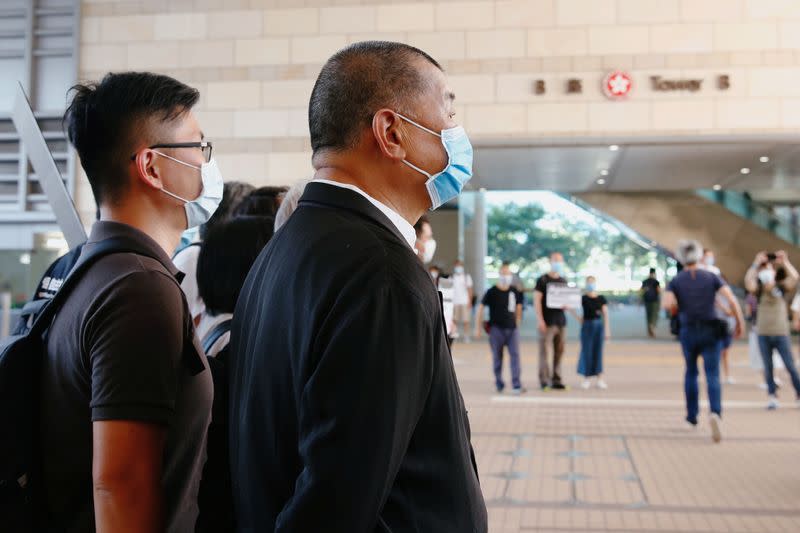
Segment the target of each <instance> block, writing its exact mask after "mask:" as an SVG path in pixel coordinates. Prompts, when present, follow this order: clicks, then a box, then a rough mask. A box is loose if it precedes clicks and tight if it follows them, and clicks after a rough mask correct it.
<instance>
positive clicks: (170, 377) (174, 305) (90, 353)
mask: <svg viewBox="0 0 800 533" xmlns="http://www.w3.org/2000/svg"><path fill="white" fill-rule="evenodd" d="M72 94H73V98H72V101H71V103H70V104H69V107H68V108H67V111H66V114H65V117H64V123H65V125H66V129H67V136H68V138H69V140H70V142H71V143H72V145H73V146H75V149H76V150H77V152H78V155H79V157H80V162H81V165H82V166H83V168H84V170H85V171H86V175H87V177H88V180H89V184H90V185H91V188H92V193H93V195H94V198H95V201H96V202H97V205H98V206H99V208H100V221H98V222H96V223H95V224H94V226H93V227H92V231H91V233H90V235H89V239H88V241H87V242H86V244H85V245H84V248H83V252H82V253H84V254H85V253H92V250H93V249H96V248H94V247H96V246H102V243H103V242H108V239H121V240H124V241H127V242H129V243H132V244H131V246H133V245H134V244H135V247H136V249H137V250H138V251H137V252H129V253H115V254H111V255H107V256H104V257H102V258H100V259H99V260H98V261H97V262H95V263H93V264H92V265H91V266H90V267H89V270H88V271H87V273H86V275H84V276H83V277H81V278H80V280H79V281H78V282H77V284H76V285H75V287H74V288H73V290H72V292H70V294H69V296H68V297H67V298H66V299H65V301H64V306H63V308H62V309H61V310H60V312H59V313H58V314H57V316H56V317H55V319H54V320H53V322H52V324H51V326H50V328H49V331H48V335H47V342H46V357H45V358H44V360H43V362H42V374H41V376H42V379H41V394H40V406H39V409H40V415H41V416H40V427H39V430H40V432H41V436H40V439H41V442H42V443H44V446H42V450H41V466H42V472H43V476H42V485H41V487H40V489H41V493H40V494H41V495H42V502H41V516H42V517H47V519H48V520H50V521H51V523H50V524H49V526H48V527H42V528H41V531H101V532H106V531H165V532H168V533H182V532H190V531H193V530H194V529H195V526H196V522H197V516H198V507H197V493H198V487H199V484H200V478H201V474H202V470H203V463H204V462H205V452H206V448H205V445H206V432H207V430H208V424H209V421H210V418H211V403H212V396H213V388H212V380H211V373H210V372H209V371H208V364H207V362H206V358H205V357H204V356H203V355H202V354H201V353H199V351H198V349H197V348H198V347H197V346H196V340H195V334H194V326H193V324H192V319H191V316H190V315H189V313H188V311H187V307H186V299H185V296H184V295H183V292H182V291H181V288H180V285H179V283H178V277H179V276H180V273H179V272H178V270H177V269H176V268H175V266H174V265H173V264H172V261H171V260H170V255H169V254H171V253H172V251H173V250H175V248H176V246H177V245H178V242H179V241H180V237H181V234H182V233H183V232H184V231H185V230H186V229H188V228H193V227H197V226H199V225H201V224H203V223H205V222H207V221H208V220H209V218H210V217H211V216H212V214H213V213H214V211H215V210H216V209H217V207H218V206H219V203H220V201H221V200H222V193H223V180H222V175H221V173H220V171H219V168H218V167H217V165H216V162H215V161H214V159H212V158H211V143H210V142H208V141H206V140H204V138H203V133H202V130H201V128H200V124H199V123H198V121H197V119H196V117H195V115H194V113H193V112H192V108H193V107H194V106H195V104H196V103H197V101H198V100H199V97H200V94H199V93H198V91H197V90H196V89H194V88H192V87H189V86H187V85H185V84H183V83H181V82H179V81H177V80H175V79H173V78H170V77H168V76H163V75H159V74H152V73H145V72H125V73H119V74H116V73H111V74H107V75H106V76H105V77H104V78H103V80H102V81H100V82H97V83H89V84H81V85H76V86H75V87H73V88H72Z"/></svg>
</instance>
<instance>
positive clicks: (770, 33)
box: [714, 22, 778, 51]
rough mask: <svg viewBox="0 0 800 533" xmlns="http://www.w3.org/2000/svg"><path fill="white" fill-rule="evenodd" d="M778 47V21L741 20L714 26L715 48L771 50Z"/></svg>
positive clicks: (717, 49) (721, 49)
mask: <svg viewBox="0 0 800 533" xmlns="http://www.w3.org/2000/svg"><path fill="white" fill-rule="evenodd" d="M777 47H778V23H777V22H741V23H729V24H728V23H725V24H716V25H715V26H714V49H715V50H716V51H723V50H731V51H740V50H769V49H774V48H777Z"/></svg>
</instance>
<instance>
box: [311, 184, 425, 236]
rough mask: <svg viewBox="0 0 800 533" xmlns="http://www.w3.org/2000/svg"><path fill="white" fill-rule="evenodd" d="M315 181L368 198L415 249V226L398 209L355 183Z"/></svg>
mask: <svg viewBox="0 0 800 533" xmlns="http://www.w3.org/2000/svg"><path fill="white" fill-rule="evenodd" d="M314 182H315V183H324V184H326V185H333V186H334V187H340V188H342V189H350V190H351V191H355V192H357V193H358V194H360V195H361V196H363V197H364V198H366V199H367V200H369V201H370V203H371V204H372V205H374V206H375V207H377V208H378V209H379V210H380V212H381V213H383V214H384V215H386V218H388V219H389V220H390V221H391V222H392V224H394V225H395V227H396V228H397V230H398V231H399V232H400V235H402V236H403V237H405V239H406V242H407V243H408V245H409V246H410V247H411V248H412V249H413V248H414V243H415V242H416V241H417V232H416V230H414V226H412V225H411V224H409V223H408V221H407V220H406V219H404V218H403V217H401V216H400V215H399V214H398V213H397V212H396V211H394V210H393V209H392V208H391V207H389V206H387V205H386V204H384V203H382V202H379V201H378V200H376V199H375V198H373V197H372V196H370V195H368V194H367V193H365V192H364V191H362V190H361V189H359V188H358V187H356V186H355V185H351V184H349V183H339V182H338V181H331V180H323V179H315V180H314Z"/></svg>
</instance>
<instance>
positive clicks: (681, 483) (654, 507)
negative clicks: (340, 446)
mask: <svg viewBox="0 0 800 533" xmlns="http://www.w3.org/2000/svg"><path fill="white" fill-rule="evenodd" d="M577 350H578V346H577V343H572V344H571V345H569V346H568V348H567V355H566V356H565V361H564V375H565V380H566V383H567V384H568V385H569V386H570V390H568V391H564V392H562V391H550V392H541V391H539V389H538V378H537V368H538V366H537V352H536V347H535V345H534V343H532V342H526V343H524V344H523V347H522V354H523V355H522V371H523V382H524V384H525V386H527V387H528V393H526V394H524V395H521V396H512V395H510V394H509V393H508V392H506V393H505V394H496V393H495V391H494V382H493V378H492V372H491V358H490V355H489V348H488V343H487V342H486V341H485V338H484V340H483V341H478V342H473V343H471V344H465V343H459V344H456V345H455V346H454V353H453V357H454V360H455V365H456V370H457V372H458V376H459V381H460V383H461V387H462V391H463V393H464V397H465V400H466V403H467V408H468V410H469V416H470V421H471V424H472V442H473V445H474V447H475V451H476V455H477V460H478V468H479V471H480V476H481V485H482V487H483V491H484V496H485V498H486V503H487V506H488V509H489V531H490V532H492V533H512V532H513V533H516V532H528V531H542V532H544V531H552V532H567V531H575V532H592V531H619V532H622V531H625V532H628V531H630V532H640V531H662V532H674V531H703V532H710V531H714V532H733V531H735V532H754V533H755V532H758V533H763V532H772V531H786V532H798V531H800V407H797V406H796V405H795V402H794V392H793V391H790V390H789V389H790V388H791V385H790V383H789V380H788V376H786V375H785V373H784V372H783V371H779V372H781V374H780V375H781V377H782V378H783V382H784V387H783V393H782V395H781V400H782V402H783V403H782V405H781V408H780V409H778V410H777V411H771V412H770V411H767V410H766V392H764V391H763V390H761V389H759V388H758V383H759V382H760V381H761V376H760V374H758V373H756V371H754V370H752V369H751V368H750V367H749V366H748V365H747V362H748V357H747V346H746V345H736V346H735V347H734V348H733V351H732V363H733V374H734V377H735V378H736V379H737V381H738V383H737V384H735V385H725V386H724V389H723V426H722V428H723V440H722V442H721V443H720V444H714V443H712V441H711V436H710V430H709V427H708V411H707V403H706V402H705V401H704V402H703V404H702V405H703V414H702V416H701V421H700V427H699V429H697V430H695V431H692V430H691V429H688V428H687V426H686V424H685V423H684V422H683V418H684V416H685V408H684V401H683V385H682V384H683V360H682V357H681V356H680V354H679V351H678V346H677V344H675V343H671V342H666V341H664V342H658V341H655V342H651V343H646V342H629V341H622V342H617V343H614V342H612V343H611V344H609V345H608V346H607V356H606V381H607V382H608V384H609V389H608V390H604V391H603V390H598V389H591V390H582V389H581V388H580V387H579V377H578V376H577V375H576V366H577ZM508 372H509V371H508V364H507V361H506V363H505V365H504V374H505V375H506V376H508ZM701 390H702V395H701V397H702V398H703V400H705V390H704V383H703V381H702V379H701Z"/></svg>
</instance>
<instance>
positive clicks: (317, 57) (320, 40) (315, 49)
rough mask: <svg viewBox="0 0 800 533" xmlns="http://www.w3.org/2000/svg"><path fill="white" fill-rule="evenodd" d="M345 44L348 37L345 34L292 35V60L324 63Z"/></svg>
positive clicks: (293, 61) (295, 61) (294, 61)
mask: <svg viewBox="0 0 800 533" xmlns="http://www.w3.org/2000/svg"><path fill="white" fill-rule="evenodd" d="M345 46H347V38H346V37H345V36H344V35H323V36H317V37H292V41H291V62H292V63H295V64H297V63H324V62H325V61H327V60H328V59H329V58H330V57H331V56H332V55H333V54H334V53H336V52H338V51H339V50H341V49H342V48H344V47H345Z"/></svg>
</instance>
